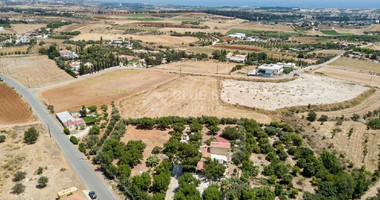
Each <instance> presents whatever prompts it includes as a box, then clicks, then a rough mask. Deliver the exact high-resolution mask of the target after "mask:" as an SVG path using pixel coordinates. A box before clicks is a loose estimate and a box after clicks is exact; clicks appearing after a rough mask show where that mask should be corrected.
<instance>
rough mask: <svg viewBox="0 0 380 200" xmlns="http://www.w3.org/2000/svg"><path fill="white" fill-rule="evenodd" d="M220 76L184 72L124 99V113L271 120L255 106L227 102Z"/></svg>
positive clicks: (123, 114) (121, 102)
mask: <svg viewBox="0 0 380 200" xmlns="http://www.w3.org/2000/svg"><path fill="white" fill-rule="evenodd" d="M218 88H219V79H217V78H212V77H201V76H182V77H181V78H177V79H175V80H173V81H171V82H169V83H166V84H163V85H161V86H159V87H157V88H152V89H149V90H147V91H145V92H143V93H140V94H136V95H133V96H131V97H128V98H126V99H123V100H121V101H120V102H119V103H118V105H119V107H120V108H121V109H120V111H121V114H122V116H123V117H126V118H128V117H132V118H140V117H159V116H170V115H172V116H202V115H209V116H217V117H236V118H241V117H247V118H252V119H255V120H257V121H259V122H263V123H269V122H270V121H271V118H270V117H268V116H267V115H264V114H261V113H257V112H255V111H252V110H247V109H240V108H236V107H233V106H232V105H231V106H229V105H225V104H224V103H222V102H221V100H220V98H219V96H220V94H219V89H218Z"/></svg>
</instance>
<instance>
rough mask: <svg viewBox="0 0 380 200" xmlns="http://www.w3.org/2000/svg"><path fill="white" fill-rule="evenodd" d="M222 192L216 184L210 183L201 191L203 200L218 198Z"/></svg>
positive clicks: (218, 199) (217, 199)
mask: <svg viewBox="0 0 380 200" xmlns="http://www.w3.org/2000/svg"><path fill="white" fill-rule="evenodd" d="M220 199H222V192H221V191H220V190H219V188H218V186H217V185H210V186H209V187H208V188H207V189H206V190H205V191H204V193H203V200H220Z"/></svg>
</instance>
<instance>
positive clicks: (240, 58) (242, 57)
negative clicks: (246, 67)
mask: <svg viewBox="0 0 380 200" xmlns="http://www.w3.org/2000/svg"><path fill="white" fill-rule="evenodd" d="M228 60H229V61H230V62H234V63H244V62H245V61H247V56H246V55H234V56H230V57H228Z"/></svg>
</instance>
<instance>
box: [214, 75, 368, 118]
mask: <svg viewBox="0 0 380 200" xmlns="http://www.w3.org/2000/svg"><path fill="white" fill-rule="evenodd" d="M368 89H369V88H367V87H364V86H362V85H357V84H354V83H349V82H346V81H341V80H337V79H331V78H327V77H323V76H314V75H309V74H303V75H302V76H301V77H300V78H298V79H296V80H294V81H289V82H284V83H263V82H248V81H235V80H224V81H223V89H222V93H221V99H222V100H223V101H224V102H226V103H230V104H233V105H235V104H238V105H243V106H247V107H252V108H261V109H265V110H272V111H273V110H276V109H278V108H285V107H292V106H306V105H308V104H313V105H319V104H332V103H338V102H343V101H347V100H350V99H353V98H355V97H356V96H358V95H360V94H361V93H363V92H364V91H366V90H368Z"/></svg>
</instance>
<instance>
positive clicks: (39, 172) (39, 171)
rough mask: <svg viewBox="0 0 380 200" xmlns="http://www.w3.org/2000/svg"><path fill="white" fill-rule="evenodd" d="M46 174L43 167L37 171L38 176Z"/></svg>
mask: <svg viewBox="0 0 380 200" xmlns="http://www.w3.org/2000/svg"><path fill="white" fill-rule="evenodd" d="M43 172H44V168H43V167H39V168H38V169H37V171H36V174H37V175H41V174H42V173H43Z"/></svg>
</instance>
